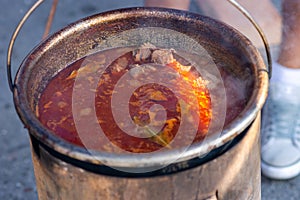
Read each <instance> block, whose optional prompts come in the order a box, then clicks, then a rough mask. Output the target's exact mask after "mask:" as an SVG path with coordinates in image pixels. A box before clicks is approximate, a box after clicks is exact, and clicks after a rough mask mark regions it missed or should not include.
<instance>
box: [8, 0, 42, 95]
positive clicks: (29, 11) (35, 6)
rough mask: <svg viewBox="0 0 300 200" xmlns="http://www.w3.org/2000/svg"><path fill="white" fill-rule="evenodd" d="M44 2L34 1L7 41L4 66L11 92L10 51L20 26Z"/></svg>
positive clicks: (12, 86)
mask: <svg viewBox="0 0 300 200" xmlns="http://www.w3.org/2000/svg"><path fill="white" fill-rule="evenodd" d="M43 2H44V0H38V1H37V2H35V4H34V5H33V6H32V7H31V8H30V9H29V10H28V11H27V12H26V14H25V15H24V17H23V18H22V19H21V21H20V22H19V24H18V26H17V28H16V29H15V31H14V33H13V35H12V37H11V39H10V42H9V46H8V50H7V60H6V66H7V78H8V84H9V89H10V90H11V91H12V92H13V89H14V87H15V86H14V84H13V79H12V73H11V57H12V51H13V47H14V44H15V40H16V38H17V36H18V34H19V32H20V30H21V28H22V27H23V25H24V23H25V22H26V21H27V19H28V18H29V16H30V15H31V14H32V13H33V12H34V11H35V9H36V8H38V7H39V6H40V5H41V4H42V3H43Z"/></svg>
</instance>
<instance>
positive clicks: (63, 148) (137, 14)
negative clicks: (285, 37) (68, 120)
mask: <svg viewBox="0 0 300 200" xmlns="http://www.w3.org/2000/svg"><path fill="white" fill-rule="evenodd" d="M132 35H134V37H132ZM147 42H150V43H152V44H155V45H157V46H162V47H164V48H174V49H180V50H183V51H186V52H193V53H195V54H197V53H199V52H200V53H201V52H202V51H203V49H205V51H206V52H208V53H209V55H210V56H212V60H213V61H214V62H215V63H219V64H220V63H222V62H226V63H227V64H230V65H228V66H229V68H228V71H230V72H231V73H232V75H233V76H235V77H238V78H239V79H240V80H245V81H249V87H248V88H245V93H246V94H247V95H248V98H247V99H248V102H247V105H246V107H245V108H244V109H243V110H242V112H241V113H240V114H239V115H238V116H237V117H236V118H235V119H234V120H233V121H232V122H231V123H230V124H229V125H228V126H226V127H224V129H223V130H222V132H218V133H213V134H210V135H209V136H208V137H207V138H206V140H205V143H201V144H193V145H191V146H189V147H188V148H187V149H184V150H181V149H170V150H167V151H163V152H156V153H153V154H151V155H143V154H131V155H121V154H113V153H108V152H93V153H92V154H91V152H90V151H89V150H87V149H85V148H82V147H79V146H75V145H72V144H70V143H68V142H66V141H64V140H62V139H60V138H58V137H56V136H55V135H54V134H53V133H52V132H51V131H49V130H48V129H46V128H45V127H44V126H43V125H42V124H41V123H40V121H39V120H38V119H37V117H36V115H35V112H36V107H37V103H38V100H39V97H40V95H41V93H42V91H43V90H44V88H45V87H46V85H47V83H48V82H49V81H50V80H51V78H53V77H54V76H55V75H56V74H57V73H58V72H59V71H60V70H62V69H63V68H65V67H66V66H67V65H68V64H70V63H72V62H74V61H76V60H78V59H80V58H82V57H84V56H86V55H89V54H92V53H94V52H97V51H100V50H104V49H110V48H115V47H127V46H139V45H141V44H144V43H147ZM266 71H267V69H266V66H265V64H264V62H263V60H262V58H261V56H260V54H259V53H258V51H257V49H256V48H255V47H254V46H253V45H252V44H251V42H250V41H249V40H248V39H247V38H246V37H244V36H243V35H242V34H240V33H239V32H238V31H236V30H235V29H233V28H231V27H229V26H227V25H226V24H223V23H221V22H218V21H216V20H213V19H210V18H208V17H204V16H201V15H198V14H193V13H189V12H185V11H178V10H171V9H158V8H129V9H121V10H116V11H110V12H106V13H102V14H98V15H94V16H91V17H88V18H86V19H83V20H80V21H78V22H75V23H73V24H71V25H69V26H68V27H66V28H64V29H63V30H61V31H59V32H57V33H55V34H54V35H52V36H51V37H49V38H48V39H47V40H45V41H43V42H42V43H41V44H39V45H38V46H37V47H36V48H35V49H34V50H33V51H32V52H31V53H30V54H29V55H28V56H27V57H26V59H25V60H24V61H23V63H22V65H21V67H20V69H19V71H18V74H17V76H16V79H15V87H14V90H13V93H14V101H15V106H16V109H17V112H18V114H19V116H20V118H21V120H22V121H23V123H24V124H25V126H26V127H27V128H28V130H29V133H30V135H31V138H32V146H33V160H34V168H35V173H36V178H37V183H38V191H39V196H40V197H41V199H45V198H50V197H51V195H52V196H54V197H55V199H56V198H57V199H70V198H72V199H76V198H75V196H70V195H71V194H72V195H73V193H72V190H73V188H78V190H80V188H81V186H80V185H82V184H83V185H84V184H87V185H92V187H90V191H87V193H88V192H91V194H94V195H92V196H95V195H98V196H99V198H106V199H123V198H125V199H132V195H133V194H134V192H133V193H130V194H128V193H126V192H125V190H126V191H127V190H128V189H129V190H130V191H137V190H138V189H139V188H144V189H143V190H145V191H141V194H138V195H137V199H138V197H140V198H145V199H151V196H149V195H150V194H151V193H152V192H153V191H157V195H158V196H160V195H159V194H162V193H165V192H167V193H170V195H171V196H166V198H167V199H171V197H172V198H174V199H176V198H175V196H174V195H176V194H171V193H172V191H166V190H165V189H161V187H162V186H163V185H166V184H179V185H178V186H180V187H181V186H182V187H183V186H184V185H182V184H184V182H181V180H186V181H187V183H189V184H196V185H193V187H198V189H199V187H203V188H204V185H209V183H212V182H210V181H212V180H210V177H212V178H213V179H219V178H221V176H222V175H224V173H227V172H228V173H232V175H228V176H230V177H226V181H225V183H226V184H228V186H232V187H237V188H239V189H238V190H243V189H246V190H249V191H250V192H249V195H250V196H251V195H252V196H253V195H254V193H255V195H254V197H255V199H256V197H257V196H259V194H260V192H259V191H260V189H259V188H258V186H260V183H259V181H260V167H259V164H260V163H259V160H260V158H259V142H258V138H259V112H260V110H261V108H262V106H263V104H264V102H265V99H266V95H267V88H268V74H267V72H266ZM255 119H256V121H255ZM253 127H254V128H253ZM250 130H251V131H250ZM249 134H250V135H249ZM247 138H250V139H247ZM245 140H246V141H245ZM247 140H249V141H248V142H250V143H251V142H252V143H251V145H250V143H249V148H246V147H245V149H244V147H243V146H241V145H242V144H239V143H243V145H246V146H247V145H248V144H247V143H248V142H247ZM241 141H242V142H241ZM224 151H225V152H226V151H228V152H227V154H226V155H228V156H226V157H225V156H224V158H226V159H223V158H222V157H223V156H220V155H222V153H224ZM179 154H180V156H178V155H179ZM233 154H234V155H235V154H237V155H236V156H233ZM250 154H251V156H250ZM240 155H243V158H246V159H242V160H238V159H235V157H239V158H240ZM216 159H218V160H216ZM234 162H242V163H240V166H243V167H241V169H242V171H238V170H237V171H235V168H231V167H232V165H231V163H232V164H233V163H234ZM216 165H218V166H216ZM106 166H110V167H114V168H115V167H116V168H117V169H125V171H126V172H125V173H123V172H118V170H110V169H109V167H106ZM223 166H224V169H226V170H225V171H224V170H222V169H218V170H216V171H215V167H221V168H222V167H223ZM153 167H154V168H156V167H158V168H159V170H158V171H156V172H155V173H153V172H152V171H151V169H152V168H153ZM160 167H161V168H160ZM205 168H208V169H207V170H204V169H205ZM143 169H148V171H147V170H146V173H138V174H135V173H131V172H134V171H139V170H141V171H142V172H143ZM187 169H189V170H191V169H192V171H189V170H187ZM241 169H240V170H241ZM64 170H65V171H64ZM202 170H204V171H205V172H204V173H205V174H206V175H205V178H203V179H202V178H201V176H199V174H202ZM232 170H233V171H232ZM234 172H240V173H241V174H240V175H242V176H245V175H246V176H247V177H246V178H249V180H250V183H251V184H247V183H248V182H249V180H245V178H243V177H239V176H238V174H233V173H234ZM82 173H83V174H82ZM253 173H255V175H254V177H252V175H253ZM101 174H102V175H101ZM167 174H169V175H168V176H167ZM170 174H171V175H170ZM110 176H115V177H110ZM186 176H188V177H190V179H191V180H187V177H186ZM233 176H234V178H233ZM55 177H56V178H55ZM59 177H61V178H62V179H63V180H60V179H59ZM128 177H131V178H128ZM136 177H139V178H136ZM142 177H146V178H144V180H143V178H142ZM149 177H153V178H149ZM155 177H159V178H158V179H157V181H158V182H157V181H156V180H155ZM183 177H185V178H183ZM231 178H232V181H233V182H234V184H231V183H229V182H230V181H231V180H230V181H229V179H231ZM199 179H201V182H202V181H204V182H207V184H206V183H205V184H204V183H203V184H204V185H202V183H201V184H200V185H199ZM56 180H57V182H56ZM72 180H74V181H75V182H76V184H75V185H76V187H75V186H74V187H73V186H72V187H68V186H67V185H68V183H69V182H72ZM102 180H103V182H104V183H105V184H107V187H106V185H105V184H104V185H102V186H103V187H104V188H102V186H101V184H102ZM141 180H143V181H141ZM78 181H79V182H80V181H81V183H77V182H78ZM90 181H91V182H90ZM189 181H191V182H189ZM228 181H229V182H228ZM213 182H214V183H213V184H212V185H213V187H208V188H207V189H205V190H207V192H206V193H207V194H208V195H209V194H210V193H211V192H213V194H212V195H216V196H219V197H220V199H228V198H225V197H226V194H225V193H226V192H228V191H229V189H228V188H227V189H224V190H223V189H221V190H220V191H221V192H219V194H218V192H216V191H218V188H216V187H218V186H217V185H218V184H216V183H215V181H213ZM242 182H243V183H242ZM219 183H222V184H223V183H224V182H222V181H220V182H219ZM225 183H224V184H225ZM48 184H49V188H48V186H47V185H48ZM59 184H63V185H64V186H63V187H61V186H59ZM77 184H79V185H77ZM115 184H116V187H118V188H119V190H120V191H118V188H115V187H112V186H113V185H115ZM128 184H129V185H128ZM153 184H157V185H156V186H153V188H152V189H153V190H152V189H151V187H152V186H151V185H153ZM83 185H82V188H84V189H87V190H88V188H89V187H88V186H87V185H85V186H83ZM125 185H128V188H127V186H126V187H125ZM139 185H140V186H139ZM143 185H144V186H147V188H149V190H148V189H147V188H145V187H143ZM238 185H240V186H241V187H238ZM69 186H71V185H69ZM247 186H249V188H245V187H247ZM170 187H171V186H170ZM222 187H223V186H222ZM57 188H62V189H61V190H60V189H59V191H58V190H57ZM107 188H108V189H107ZM112 188H113V189H112ZM122 188H123V189H122ZM224 188H225V187H224ZM171 189H172V187H171V188H169V190H171ZM198 189H197V190H193V191H198V192H200V193H199V194H197V195H198V197H199V198H198V199H201V198H202V196H201V195H202V193H203V195H204V193H205V192H204V191H202V190H198ZM98 190H101V191H103V190H104V191H103V194H102V192H101V191H98ZM106 190H107V191H106ZM121 190H122V191H121ZM159 190H160V191H159ZM162 190H163V191H162ZM238 190H232V193H233V195H232V196H231V197H234V196H235V195H238V193H239V191H238ZM151 191H152V192H151ZM175 191H177V192H180V191H179V189H178V188H177V189H175ZM49 192H50V193H51V192H53V194H50V196H49V194H48V193H49ZM78 192H79V191H78ZM198 192H197V193H198ZM257 192H258V193H257ZM54 193H55V194H54ZM87 193H86V195H88V194H87ZM112 193H117V194H118V195H119V196H118V195H117V194H112ZM250 193H251V194H250ZM191 194H193V195H195V193H191ZM45 195H48V196H45ZM109 195H111V196H109ZM114 195H117V196H114ZM126 195H127V196H126ZM128 195H129V196H128ZM139 195H140V196H139ZM166 195H167V194H166ZM172 195H173V196H172ZM98 196H97V198H98ZM73 197H74V198H73ZM76 197H78V199H80V197H79V196H76ZM162 197H163V196H162ZM178 197H179V196H178ZM200 197H201V198H200ZM219 197H218V198H219ZM95 198H96V197H95ZM204 198H205V195H204V196H203V198H202V199H204ZM179 199H180V198H179ZM181 199H182V198H181ZM237 199H240V198H237Z"/></svg>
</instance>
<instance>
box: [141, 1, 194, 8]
mask: <svg viewBox="0 0 300 200" xmlns="http://www.w3.org/2000/svg"><path fill="white" fill-rule="evenodd" d="M144 5H145V6H146V7H164V8H175V9H180V10H188V9H189V7H190V0H145V3H144Z"/></svg>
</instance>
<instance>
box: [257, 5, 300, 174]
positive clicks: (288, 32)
mask: <svg viewBox="0 0 300 200" xmlns="http://www.w3.org/2000/svg"><path fill="white" fill-rule="evenodd" d="M299 12H300V1H295V0H283V1H282V13H283V14H282V16H283V30H282V33H283V34H282V44H281V50H280V53H279V58H278V62H274V64H273V77H272V78H271V82H270V88H269V96H268V100H267V102H266V105H265V107H264V109H263V115H262V131H261V132H262V151H261V152H262V154H261V156H262V173H263V174H264V175H265V176H267V177H269V178H273V179H290V178H293V177H295V176H297V175H299V174H300V59H299V55H300V37H299V35H300V28H299V24H300V13H299Z"/></svg>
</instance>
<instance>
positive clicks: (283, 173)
mask: <svg viewBox="0 0 300 200" xmlns="http://www.w3.org/2000/svg"><path fill="white" fill-rule="evenodd" d="M261 170H262V174H263V175H264V176H266V177H268V178H271V179H276V180H287V179H292V178H295V177H296V176H298V175H299V174H300V162H297V163H296V164H293V165H290V166H286V167H274V166H271V165H268V164H266V163H264V162H263V161H262V162H261Z"/></svg>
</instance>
